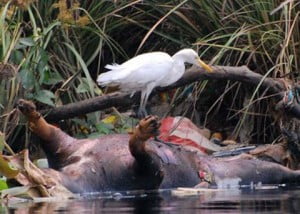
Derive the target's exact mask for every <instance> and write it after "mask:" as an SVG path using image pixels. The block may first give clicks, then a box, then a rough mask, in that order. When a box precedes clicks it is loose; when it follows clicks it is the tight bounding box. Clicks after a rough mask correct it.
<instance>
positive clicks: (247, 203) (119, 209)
mask: <svg viewBox="0 0 300 214" xmlns="http://www.w3.org/2000/svg"><path fill="white" fill-rule="evenodd" d="M299 202H300V189H299V188H297V189H294V190H291V189H276V190H274V189H273V190H231V189H228V190H222V191H214V192H202V193H200V194H198V195H190V196H176V195H173V194H172V192H171V190H164V191H160V192H159V193H158V192H122V193H101V194H100V193H98V194H90V195H84V196H82V197H81V198H80V199H75V200H70V201H61V202H47V203H46V202H43V203H28V202H27V203H15V204H12V203H11V204H9V205H7V206H2V207H1V209H0V211H1V213H18V214H19V213H20V214H21V213H22V214H23V213H144V214H147V213H241V212H243V213H253V212H259V213H270V212H272V213H291V212H299V210H300V203H299Z"/></svg>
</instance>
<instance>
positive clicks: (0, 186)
mask: <svg viewBox="0 0 300 214" xmlns="http://www.w3.org/2000/svg"><path fill="white" fill-rule="evenodd" d="M4 189H8V185H7V183H6V180H5V179H3V178H0V190H4Z"/></svg>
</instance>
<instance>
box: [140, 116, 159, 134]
mask: <svg viewBox="0 0 300 214" xmlns="http://www.w3.org/2000/svg"><path fill="white" fill-rule="evenodd" d="M159 127H160V122H159V121H158V117H156V116H152V115H149V116H147V117H146V118H144V119H142V120H141V121H140V122H139V125H138V127H137V129H136V133H135V134H136V135H137V136H138V137H139V138H142V139H144V140H146V139H149V138H150V137H155V136H158V135H159Z"/></svg>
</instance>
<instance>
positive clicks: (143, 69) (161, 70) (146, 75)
mask: <svg viewBox="0 0 300 214" xmlns="http://www.w3.org/2000/svg"><path fill="white" fill-rule="evenodd" d="M121 67H123V68H124V70H127V71H128V70H130V71H129V72H128V75H127V76H126V77H125V78H124V80H126V81H124V82H128V83H129V82H132V83H136V84H147V83H149V82H156V81H158V80H159V79H161V78H162V77H165V76H166V75H167V74H168V73H169V72H170V71H171V69H172V67H173V59H172V58H171V57H170V56H169V55H168V54H166V53H163V52H153V53H147V54H142V55H139V56H137V57H135V58H133V59H131V60H129V61H127V62H125V63H123V64H122V65H121Z"/></svg>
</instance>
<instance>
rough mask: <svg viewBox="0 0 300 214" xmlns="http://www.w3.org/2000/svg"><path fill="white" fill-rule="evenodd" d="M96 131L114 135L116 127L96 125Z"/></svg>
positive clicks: (102, 124) (101, 123) (105, 124)
mask: <svg viewBox="0 0 300 214" xmlns="http://www.w3.org/2000/svg"><path fill="white" fill-rule="evenodd" d="M96 129H97V131H98V132H99V133H103V134H110V133H112V130H113V129H114V126H113V125H112V124H107V123H103V122H100V123H98V124H96Z"/></svg>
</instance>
